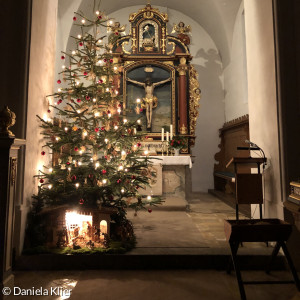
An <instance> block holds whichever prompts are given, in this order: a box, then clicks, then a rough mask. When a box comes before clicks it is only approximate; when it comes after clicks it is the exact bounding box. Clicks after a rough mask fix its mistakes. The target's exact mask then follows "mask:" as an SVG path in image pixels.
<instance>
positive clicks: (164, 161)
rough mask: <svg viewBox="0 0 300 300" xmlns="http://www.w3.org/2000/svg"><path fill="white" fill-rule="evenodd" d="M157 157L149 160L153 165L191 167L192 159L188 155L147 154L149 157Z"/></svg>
mask: <svg viewBox="0 0 300 300" xmlns="http://www.w3.org/2000/svg"><path fill="white" fill-rule="evenodd" d="M151 157H153V158H159V159H153V160H151V162H152V163H153V164H154V165H159V164H161V165H170V166H174V165H176V166H178V165H181V166H182V165H184V166H189V167H190V168H192V166H193V164H192V159H191V157H190V156H189V155H179V156H149V158H151Z"/></svg>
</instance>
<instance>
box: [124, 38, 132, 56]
mask: <svg viewBox="0 0 300 300" xmlns="http://www.w3.org/2000/svg"><path fill="white" fill-rule="evenodd" d="M128 44H129V43H128V42H127V41H125V42H123V43H122V51H123V52H124V53H125V54H131V53H130V52H129V51H127V50H126V49H125V45H128Z"/></svg>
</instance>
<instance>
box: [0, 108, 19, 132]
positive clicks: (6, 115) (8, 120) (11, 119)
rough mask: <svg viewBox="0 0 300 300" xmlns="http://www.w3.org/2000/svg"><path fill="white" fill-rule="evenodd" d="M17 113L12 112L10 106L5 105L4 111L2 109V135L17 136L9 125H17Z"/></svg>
mask: <svg viewBox="0 0 300 300" xmlns="http://www.w3.org/2000/svg"><path fill="white" fill-rule="evenodd" d="M15 123H16V114H15V113H14V112H12V111H11V110H10V109H9V108H8V106H5V107H4V108H3V109H2V111H0V136H15V135H14V134H13V133H12V132H11V131H10V130H9V127H11V126H13V125H15Z"/></svg>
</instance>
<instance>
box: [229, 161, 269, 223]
mask: <svg viewBox="0 0 300 300" xmlns="http://www.w3.org/2000/svg"><path fill="white" fill-rule="evenodd" d="M266 160H267V159H266V158H262V157H233V158H232V159H231V160H230V161H229V162H228V163H227V165H226V168H228V167H229V166H230V165H231V164H232V163H233V164H234V173H235V189H236V193H235V195H236V196H235V199H236V206H235V209H236V219H237V220H238V219H239V204H259V214H260V219H262V204H263V189H262V174H261V172H260V165H261V164H263V163H265V162H266ZM242 165H256V166H257V171H258V172H257V174H251V173H243V172H242V171H243V170H242V168H241V166H242Z"/></svg>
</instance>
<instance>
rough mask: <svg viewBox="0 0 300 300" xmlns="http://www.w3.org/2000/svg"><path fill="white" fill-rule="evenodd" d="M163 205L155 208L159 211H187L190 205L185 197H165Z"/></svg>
mask: <svg viewBox="0 0 300 300" xmlns="http://www.w3.org/2000/svg"><path fill="white" fill-rule="evenodd" d="M163 200H164V202H163V204H162V205H158V206H156V207H155V210H159V211H187V210H188V209H189V205H188V203H187V201H186V200H185V199H184V198H183V197H174V196H163Z"/></svg>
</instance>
